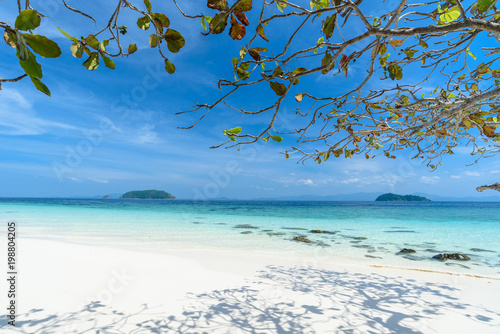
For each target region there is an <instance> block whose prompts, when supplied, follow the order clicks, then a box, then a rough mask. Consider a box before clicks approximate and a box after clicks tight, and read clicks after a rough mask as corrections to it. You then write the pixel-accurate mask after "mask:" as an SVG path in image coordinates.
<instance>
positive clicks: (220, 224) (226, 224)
mask: <svg viewBox="0 0 500 334" xmlns="http://www.w3.org/2000/svg"><path fill="white" fill-rule="evenodd" d="M215 225H227V224H226V223H216V224H215Z"/></svg>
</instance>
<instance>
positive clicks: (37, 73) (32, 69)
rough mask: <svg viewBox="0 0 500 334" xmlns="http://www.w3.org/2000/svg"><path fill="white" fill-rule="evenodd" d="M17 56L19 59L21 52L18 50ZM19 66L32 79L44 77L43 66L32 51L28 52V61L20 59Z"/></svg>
mask: <svg viewBox="0 0 500 334" xmlns="http://www.w3.org/2000/svg"><path fill="white" fill-rule="evenodd" d="M17 56H18V57H19V50H17ZM19 64H21V67H22V68H23V70H24V72H26V74H27V75H29V76H30V77H34V78H37V79H41V78H42V77H43V74H42V66H40V64H38V63H37V62H36V57H35V55H34V54H33V53H31V51H30V50H27V58H26V60H22V59H19Z"/></svg>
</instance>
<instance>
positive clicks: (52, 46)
mask: <svg viewBox="0 0 500 334" xmlns="http://www.w3.org/2000/svg"><path fill="white" fill-rule="evenodd" d="M23 36H24V39H25V40H26V43H28V45H29V46H30V47H31V49H32V50H33V51H34V52H35V53H38V54H39V55H40V56H42V57H43V58H57V57H59V56H60V55H61V54H62V52H61V49H60V48H59V45H57V43H56V42H54V41H52V40H50V39H48V38H47V37H45V36H41V35H31V34H27V33H23Z"/></svg>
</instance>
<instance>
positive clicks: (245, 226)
mask: <svg viewBox="0 0 500 334" xmlns="http://www.w3.org/2000/svg"><path fill="white" fill-rule="evenodd" d="M234 228H258V227H257V226H252V225H236V226H235V227H234Z"/></svg>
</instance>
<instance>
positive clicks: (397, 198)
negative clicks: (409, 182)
mask: <svg viewBox="0 0 500 334" xmlns="http://www.w3.org/2000/svg"><path fill="white" fill-rule="evenodd" d="M375 201H386V202H387V201H403V202H430V201H431V200H430V199H428V198H425V197H422V196H415V195H396V194H393V193H387V194H382V195H380V196H379V197H377V199H376V200H375Z"/></svg>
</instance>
